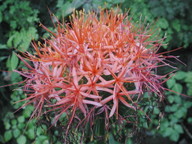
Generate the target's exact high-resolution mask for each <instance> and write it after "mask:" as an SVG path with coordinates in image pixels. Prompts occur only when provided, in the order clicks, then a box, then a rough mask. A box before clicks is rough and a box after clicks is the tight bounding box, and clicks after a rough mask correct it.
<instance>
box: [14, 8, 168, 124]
mask: <svg viewBox="0 0 192 144" xmlns="http://www.w3.org/2000/svg"><path fill="white" fill-rule="evenodd" d="M41 26H42V27H43V28H44V29H45V30H47V31H48V32H50V33H51V34H52V36H51V37H50V38H48V39H46V40H44V42H43V43H38V44H36V43H35V42H34V43H33V48H34V50H35V52H34V53H33V54H30V53H28V52H25V53H24V54H23V56H19V57H20V59H21V60H22V61H23V62H24V63H25V65H26V67H27V69H23V70H22V71H17V72H18V73H20V74H21V75H23V76H24V77H26V78H27V80H26V83H25V85H24V88H23V89H24V91H26V92H27V98H26V99H25V100H28V103H26V104H25V105H27V104H30V103H33V104H34V105H35V110H34V112H33V115H32V117H33V116H40V115H41V114H42V113H43V112H42V110H43V108H50V109H49V110H48V111H56V115H55V122H56V121H57V120H58V118H59V117H60V116H61V114H63V113H66V114H68V115H69V116H70V121H69V123H71V122H72V120H73V119H74V117H76V118H77V117H78V114H79V113H82V114H83V115H84V117H87V116H88V115H89V114H90V111H91V109H93V108H94V109H96V110H98V111H99V110H100V111H102V108H104V107H105V108H107V111H108V112H109V113H107V114H108V117H109V118H110V117H113V116H115V117H117V118H118V115H119V113H118V112H119V107H120V105H121V106H124V107H126V108H127V109H130V110H132V111H136V110H137V109H138V101H139V100H140V98H141V97H142V95H143V94H144V92H153V93H155V94H157V95H158V96H159V99H162V98H163V94H162V92H163V91H164V88H163V86H162V84H163V83H164V82H165V80H164V79H163V78H165V76H160V75H157V74H156V69H157V68H158V67H162V66H167V65H168V64H167V63H166V62H165V61H164V60H165V57H163V56H162V55H161V54H157V51H158V49H159V47H160V46H161V44H160V43H161V41H162V39H157V40H154V35H153V31H152V30H150V29H148V28H146V27H144V25H141V24H134V23H133V22H132V21H131V19H129V18H128V16H127V15H126V14H125V15H124V14H117V13H116V12H114V11H113V10H110V11H101V12H100V13H99V14H98V15H97V14H95V13H93V12H90V13H88V14H85V13H84V12H82V11H81V12H77V13H74V14H73V15H72V17H71V19H70V22H69V23H64V24H61V23H59V22H58V23H57V26H56V28H57V32H51V31H50V30H49V29H47V28H46V27H45V26H44V25H41ZM26 60H27V61H30V62H27V61H26ZM77 119H78V118H77Z"/></svg>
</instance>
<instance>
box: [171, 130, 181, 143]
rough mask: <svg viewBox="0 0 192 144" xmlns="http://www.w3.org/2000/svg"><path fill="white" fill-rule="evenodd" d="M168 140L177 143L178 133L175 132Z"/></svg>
mask: <svg viewBox="0 0 192 144" xmlns="http://www.w3.org/2000/svg"><path fill="white" fill-rule="evenodd" d="M169 138H170V140H172V141H174V142H177V141H178V140H179V133H177V132H174V133H172V134H171V135H170V137H169Z"/></svg>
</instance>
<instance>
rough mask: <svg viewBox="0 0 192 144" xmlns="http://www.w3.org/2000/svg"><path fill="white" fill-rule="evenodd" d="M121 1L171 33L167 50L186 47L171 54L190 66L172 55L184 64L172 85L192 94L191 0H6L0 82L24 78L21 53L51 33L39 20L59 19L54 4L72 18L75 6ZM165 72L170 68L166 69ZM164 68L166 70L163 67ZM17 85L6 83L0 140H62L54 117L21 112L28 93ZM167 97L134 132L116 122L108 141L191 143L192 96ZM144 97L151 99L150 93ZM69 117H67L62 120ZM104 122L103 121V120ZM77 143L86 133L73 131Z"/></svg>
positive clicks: (1, 14)
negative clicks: (53, 122) (18, 72)
mask: <svg viewBox="0 0 192 144" xmlns="http://www.w3.org/2000/svg"><path fill="white" fill-rule="evenodd" d="M117 5H118V6H119V7H120V8H121V10H122V11H124V12H126V11H127V10H129V11H130V14H131V15H132V17H133V20H135V21H138V18H139V17H140V16H141V15H142V18H143V19H145V20H146V22H147V23H153V22H155V23H156V26H157V27H158V29H159V31H160V36H161V37H163V36H165V37H166V39H165V41H164V42H165V44H167V45H164V46H163V47H162V49H161V51H168V50H173V49H176V48H178V47H183V48H182V49H180V50H178V51H175V52H173V53H171V54H172V55H178V56H180V57H179V59H180V60H181V61H183V62H184V63H185V64H186V66H185V65H183V64H180V63H178V62H175V60H172V63H173V65H175V66H177V67H178V71H177V72H175V75H174V76H173V77H172V78H171V79H169V80H168V81H167V85H166V86H167V87H168V88H169V89H171V90H174V91H176V92H178V93H183V94H186V95H188V96H192V25H191V23H192V11H191V7H190V6H191V5H192V1H190V0H183V1H181V0H174V1H170V0H98V1H95V0H49V1H44V0H33V1H27V0H0V70H1V73H0V79H1V81H0V85H1V86H3V85H7V84H11V83H17V82H20V81H22V77H21V76H19V75H18V74H17V73H14V72H12V70H14V69H19V68H21V67H22V66H23V64H22V63H21V62H20V60H19V59H18V58H17V56H16V55H15V53H18V52H19V51H25V50H29V51H30V48H31V45H30V42H31V40H41V38H42V37H43V38H45V37H46V36H48V35H49V34H48V33H46V32H45V30H43V29H42V28H40V27H39V22H41V23H43V24H44V25H46V26H47V27H50V29H53V24H52V22H51V18H50V15H49V12H48V9H47V8H49V9H50V10H51V11H52V12H53V13H54V14H55V15H56V16H57V17H58V18H59V19H61V20H62V19H63V18H65V19H67V18H68V16H69V14H70V13H71V12H72V11H73V10H74V9H78V10H80V9H85V10H86V11H88V10H94V11H97V10H98V7H103V8H106V9H109V8H111V7H116V6H117ZM163 71H170V70H169V69H164V70H163ZM160 73H161V71H160ZM17 88H18V86H17V85H11V86H9V87H2V88H0V110H1V111H0V143H9V144H11V143H13V144H15V143H18V144H30V143H34V144H39V143H41V144H48V143H54V144H59V143H62V140H63V137H62V135H61V131H62V129H61V127H59V126H57V127H51V128H50V120H49V118H46V117H44V118H42V119H41V120H39V121H36V120H35V119H34V120H29V119H30V114H31V112H32V111H33V106H27V107H24V108H23V109H21V110H19V111H17V112H15V113H13V112H14V111H16V110H17V109H18V108H19V107H20V106H21V105H22V104H23V102H20V103H14V102H16V101H19V100H21V99H23V98H25V94H23V92H22V91H20V90H17ZM165 95H166V99H165V101H164V103H163V104H162V105H161V106H159V105H157V103H155V102H154V101H153V100H151V101H148V102H144V103H143V107H144V112H146V113H152V114H153V115H152V116H151V117H150V118H151V121H148V120H147V119H146V117H145V115H144V114H143V113H141V114H140V116H139V121H140V123H139V124H138V128H137V129H136V130H135V131H134V133H137V137H134V133H133V131H131V129H130V127H129V126H125V127H120V126H118V125H115V124H114V125H112V126H111V127H112V130H111V131H110V132H109V133H107V134H106V135H108V139H107V141H106V143H109V144H119V143H127V144H131V143H140V142H141V141H142V144H143V143H147V144H149V143H151V144H153V143H156V144H158V143H159V144H160V143H169V144H171V143H181V142H183V143H186V144H187V143H190V142H191V141H192V113H190V111H191V110H192V101H191V98H188V97H186V96H181V95H179V94H175V93H171V92H165ZM144 97H145V98H146V99H148V95H147V94H145V95H144ZM64 120H65V117H63V119H62V118H61V120H60V121H61V123H62V122H63V121H64ZM98 125H99V122H98ZM101 131H104V129H102V127H101V125H99V126H98V127H96V128H95V130H94V135H92V136H90V137H92V138H88V139H87V140H85V143H89V144H96V143H99V142H100V143H102V142H101V141H100V140H99V139H97V138H96V136H99V135H101V134H102V132H101ZM70 138H71V141H72V143H79V141H80V139H81V133H78V132H76V133H74V134H73V137H72V136H70V135H69V139H70Z"/></svg>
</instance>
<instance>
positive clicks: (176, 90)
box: [172, 83, 183, 95]
mask: <svg viewBox="0 0 192 144" xmlns="http://www.w3.org/2000/svg"><path fill="white" fill-rule="evenodd" d="M172 90H173V91H175V92H178V93H179V94H180V93H182V90H183V87H182V85H181V84H179V83H176V84H174V86H173V88H172ZM179 94H178V95H179Z"/></svg>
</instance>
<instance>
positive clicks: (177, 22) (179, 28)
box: [172, 19, 181, 32]
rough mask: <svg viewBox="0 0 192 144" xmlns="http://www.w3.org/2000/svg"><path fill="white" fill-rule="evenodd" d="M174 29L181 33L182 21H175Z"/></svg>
mask: <svg viewBox="0 0 192 144" xmlns="http://www.w3.org/2000/svg"><path fill="white" fill-rule="evenodd" d="M172 27H173V28H174V29H175V30H176V31H177V32H179V31H180V30H181V24H180V21H179V20H178V19H176V20H173V22H172Z"/></svg>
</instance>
